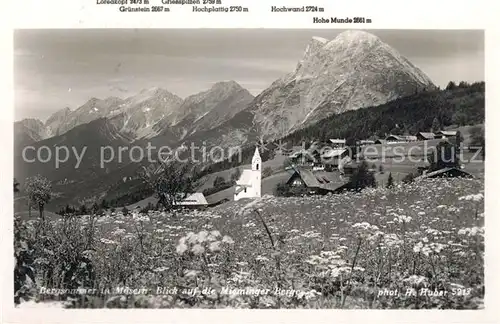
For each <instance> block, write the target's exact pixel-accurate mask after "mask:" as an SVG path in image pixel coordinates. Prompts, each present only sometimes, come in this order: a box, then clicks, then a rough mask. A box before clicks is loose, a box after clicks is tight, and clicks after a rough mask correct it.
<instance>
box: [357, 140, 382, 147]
mask: <svg viewBox="0 0 500 324" xmlns="http://www.w3.org/2000/svg"><path fill="white" fill-rule="evenodd" d="M356 144H357V145H358V146H367V145H373V144H375V141H374V140H369V139H366V140H359V141H357V143H356ZM379 144H380V143H379Z"/></svg>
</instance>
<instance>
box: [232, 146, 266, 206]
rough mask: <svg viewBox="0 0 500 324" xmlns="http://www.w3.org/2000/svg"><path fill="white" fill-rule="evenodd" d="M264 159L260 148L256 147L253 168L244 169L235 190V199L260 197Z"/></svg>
mask: <svg viewBox="0 0 500 324" xmlns="http://www.w3.org/2000/svg"><path fill="white" fill-rule="evenodd" d="M261 169H262V159H261V158H260V154H259V149H258V148H255V153H254V154H253V158H252V169H251V170H243V173H242V174H241V176H240V178H239V179H238V181H236V187H235V191H234V200H235V201H237V200H240V199H242V198H259V197H260V191H261V182H262V170H261Z"/></svg>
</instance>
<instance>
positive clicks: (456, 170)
mask: <svg viewBox="0 0 500 324" xmlns="http://www.w3.org/2000/svg"><path fill="white" fill-rule="evenodd" d="M450 171H453V172H457V173H459V174H461V175H462V176H463V177H469V178H472V175H471V174H470V173H468V172H465V171H463V170H460V169H457V168H443V169H439V170H436V171H432V172H428V173H426V174H423V175H421V176H419V177H417V178H416V179H425V178H432V177H434V176H438V175H441V174H444V173H448V172H450Z"/></svg>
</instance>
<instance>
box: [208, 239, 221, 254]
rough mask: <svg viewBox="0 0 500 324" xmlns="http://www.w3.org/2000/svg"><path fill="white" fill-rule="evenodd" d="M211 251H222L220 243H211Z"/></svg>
mask: <svg viewBox="0 0 500 324" xmlns="http://www.w3.org/2000/svg"><path fill="white" fill-rule="evenodd" d="M209 249H210V251H212V252H218V251H220V241H215V242H212V243H210V246H209Z"/></svg>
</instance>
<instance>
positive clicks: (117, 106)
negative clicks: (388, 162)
mask: <svg viewBox="0 0 500 324" xmlns="http://www.w3.org/2000/svg"><path fill="white" fill-rule="evenodd" d="M434 88H436V87H435V86H434V84H433V83H432V81H431V80H430V79H429V78H428V77H427V76H426V75H425V74H424V73H423V72H422V71H421V70H420V69H418V68H417V67H416V66H414V65H413V64H412V63H411V62H409V61H408V60H407V59H406V58H405V57H403V56H402V55H401V54H399V53H398V52H397V51H396V50H395V49H393V48H392V47H390V46H389V45H387V44H386V43H384V42H383V41H382V40H380V39H379V38H378V37H376V36H374V35H372V34H370V33H367V32H364V31H358V30H356V31H346V32H343V33H341V34H339V35H338V36H337V37H335V38H334V39H333V40H327V39H324V38H320V37H313V38H312V39H311V40H310V42H309V44H307V46H306V48H305V51H304V53H303V55H302V57H300V58H298V63H297V65H296V68H295V69H294V70H293V71H290V73H288V74H286V75H283V76H282V77H281V78H279V79H277V80H276V81H274V82H273V83H272V84H271V85H270V86H269V87H268V88H266V89H264V90H263V91H262V92H261V93H260V94H259V95H257V96H256V97H254V96H252V95H251V94H250V92H249V91H248V90H246V89H244V88H243V87H242V86H240V85H239V84H238V83H236V82H235V81H224V82H218V83H215V84H214V85H213V86H212V87H211V88H210V89H207V90H206V91H203V92H200V93H198V94H194V95H192V96H189V97H187V98H185V99H182V98H180V97H178V96H176V95H175V94H172V93H170V92H169V91H168V90H165V89H161V88H150V89H145V90H142V91H141V92H140V93H138V94H136V95H134V96H131V97H128V98H125V99H122V98H117V97H109V98H105V99H97V98H91V99H90V100H89V101H87V102H86V103H85V104H84V105H82V106H81V107H79V108H77V109H76V110H70V109H69V108H64V109H62V110H60V111H57V112H56V113H54V114H53V115H52V116H50V117H49V118H48V119H47V121H46V122H45V123H43V122H41V121H40V120H36V119H25V120H22V121H19V122H16V123H15V125H14V131H15V137H14V138H15V150H16V153H17V154H16V156H17V158H18V159H20V154H19V152H20V150H22V147H23V146H26V145H28V144H33V143H34V144H33V145H34V146H36V147H41V146H44V145H47V146H49V147H50V146H54V145H66V146H68V147H69V146H73V145H75V143H76V145H75V146H78V147H83V146H84V145H87V146H91V147H95V148H98V147H99V146H101V147H102V146H106V145H112V146H116V145H129V146H130V145H140V146H145V145H146V144H147V143H148V142H150V143H152V145H153V146H159V145H170V146H180V145H182V144H186V143H189V142H195V143H201V142H206V144H207V145H220V146H223V147H229V146H235V145H249V144H251V143H254V142H255V141H256V140H258V139H265V140H272V139H277V138H281V137H283V136H285V135H287V134H289V133H290V132H293V131H296V130H298V129H302V128H304V127H307V126H310V125H312V124H314V123H316V122H318V121H319V120H321V119H324V118H326V117H329V116H331V115H334V114H339V113H342V112H345V111H348V110H354V109H358V108H362V107H368V106H375V105H380V104H383V103H385V102H388V101H390V100H394V99H396V98H399V97H403V96H407V95H411V94H414V93H416V92H421V91H425V90H432V89H434ZM94 154H97V153H94ZM86 159H87V160H88V161H83V162H82V165H81V166H80V168H84V169H88V170H90V171H85V172H75V171H74V170H73V172H71V170H69V169H68V170H67V171H65V172H63V171H61V170H54V169H53V167H52V168H51V166H49V165H48V164H40V163H38V164H37V163H31V164H27V163H25V162H24V161H22V159H20V160H17V162H16V163H15V165H16V170H15V175H16V176H18V177H19V178H20V179H22V178H23V177H25V176H29V175H33V174H35V173H42V174H44V175H46V176H48V177H49V178H50V179H51V180H58V181H61V180H63V179H68V178H72V181H91V180H92V179H93V178H96V177H102V176H103V175H105V174H108V173H110V172H116V170H117V169H123V168H125V166H124V165H121V166H120V165H110V166H109V167H110V168H112V169H111V170H110V169H109V168H108V169H106V170H97V169H96V164H95V159H96V156H95V155H88V156H86ZM126 162H127V163H129V162H130V161H126ZM126 169H127V170H128V171H127V172H129V171H130V170H132V168H131V167H130V166H127V168H126Z"/></svg>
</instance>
